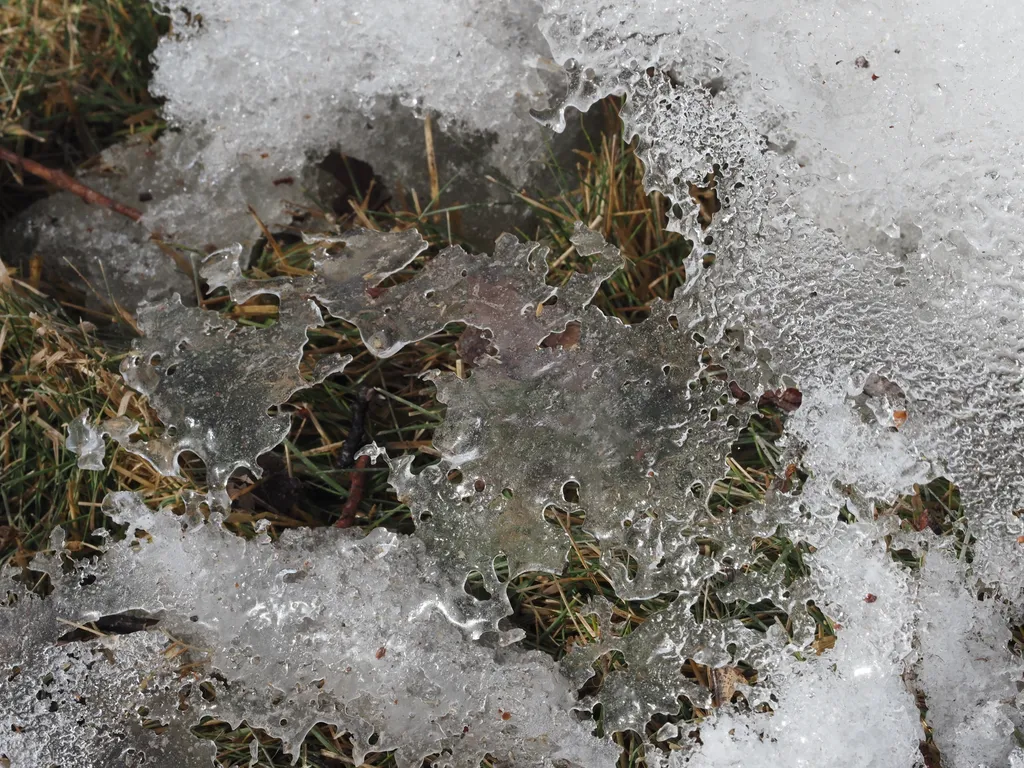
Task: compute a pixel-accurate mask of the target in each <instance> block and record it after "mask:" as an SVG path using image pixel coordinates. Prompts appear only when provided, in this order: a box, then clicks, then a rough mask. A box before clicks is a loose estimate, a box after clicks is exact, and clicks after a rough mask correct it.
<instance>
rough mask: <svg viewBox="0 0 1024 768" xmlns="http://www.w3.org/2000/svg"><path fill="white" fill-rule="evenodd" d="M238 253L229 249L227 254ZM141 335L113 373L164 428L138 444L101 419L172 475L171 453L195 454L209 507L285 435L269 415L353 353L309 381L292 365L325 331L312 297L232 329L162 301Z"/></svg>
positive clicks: (329, 359)
mask: <svg viewBox="0 0 1024 768" xmlns="http://www.w3.org/2000/svg"><path fill="white" fill-rule="evenodd" d="M240 250H241V248H238V249H235V251H234V252H235V253H236V254H237V252H239V251H240ZM138 323H139V330H141V331H142V333H143V336H142V338H140V339H137V340H136V341H135V342H134V343H133V344H132V352H131V354H130V355H128V356H127V357H126V358H125V359H124V360H123V361H122V363H121V375H122V376H123V377H124V380H125V382H126V383H127V384H128V385H129V386H131V387H132V388H133V389H135V390H136V391H138V392H140V393H141V394H143V395H146V396H147V398H148V399H149V402H150V404H151V405H152V406H153V408H154V409H155V410H156V412H157V415H158V416H159V417H160V420H161V421H162V422H163V424H164V430H163V433H162V434H160V435H155V436H152V437H150V438H148V439H146V440H135V439H132V436H133V434H134V432H135V429H136V427H135V425H132V426H131V427H130V428H128V429H126V428H125V427H126V425H125V424H124V423H123V422H117V423H112V422H111V421H108V422H104V425H103V427H104V428H105V429H106V431H107V432H108V433H109V434H111V435H112V436H113V437H114V438H115V439H116V440H117V441H118V442H119V443H120V444H121V445H122V446H123V447H124V448H126V449H127V450H129V451H131V452H132V453H136V454H138V455H139V456H142V457H143V458H145V459H146V460H147V461H149V462H150V463H151V464H152V465H153V466H154V467H155V468H156V470H157V471H159V472H160V473H161V474H164V475H169V476H179V472H178V456H179V455H180V454H181V453H182V452H183V451H191V452H193V453H195V454H196V455H197V456H199V458H201V459H202V460H203V462H204V463H205V464H206V469H207V485H208V487H209V490H210V495H209V498H210V500H211V502H213V503H215V504H217V505H219V506H221V507H224V508H227V507H229V506H230V501H229V500H228V496H227V492H226V490H225V486H226V485H227V481H228V478H229V477H230V476H231V473H232V472H234V471H235V470H236V469H239V468H245V469H247V470H249V471H250V472H252V473H254V474H255V475H256V476H257V477H259V475H260V473H261V470H260V467H259V465H258V464H257V459H258V458H259V456H260V455H261V454H264V453H266V452H267V451H269V450H270V449H272V448H274V447H275V446H277V445H278V444H279V443H280V442H281V441H282V440H283V439H284V437H285V435H286V434H287V433H288V428H289V426H290V425H291V416H290V415H289V414H288V413H284V412H277V413H270V412H269V411H270V409H272V408H277V407H278V406H280V405H281V404H282V403H284V402H286V401H287V400H288V398H289V397H291V395H292V394H293V393H295V392H296V391H298V390H300V389H305V388H306V387H310V386H313V385H315V384H319V383H320V382H322V381H323V380H324V379H325V378H327V377H328V376H330V375H331V374H334V373H338V372H340V371H342V370H344V368H345V366H346V365H347V364H348V363H349V362H350V361H351V359H352V358H351V356H347V357H342V356H341V355H338V354H332V355H327V356H325V357H323V358H321V359H320V360H318V361H317V363H316V365H315V366H314V367H313V370H312V371H311V374H310V378H308V379H307V378H305V377H304V376H303V374H302V372H301V371H300V369H299V365H300V363H301V361H302V357H303V348H304V347H305V345H306V342H307V335H306V333H307V331H308V330H309V329H310V328H317V327H319V326H321V325H323V317H322V316H321V314H320V309H319V308H318V307H317V306H316V304H315V303H314V302H313V301H311V300H310V299H304V298H298V297H289V298H288V299H287V300H284V301H282V302H281V306H280V310H279V314H278V319H277V322H275V323H274V324H273V325H271V326H270V327H269V328H257V327H251V326H249V327H246V326H240V325H239V324H238V323H236V322H235V321H234V320H231V319H229V318H225V317H223V316H222V315H220V314H219V313H217V312H214V311H212V310H209V309H202V308H199V307H186V306H184V305H182V303H181V299H180V297H179V296H178V295H177V294H175V295H174V296H173V297H171V299H170V300H168V301H163V302H160V303H157V304H147V305H144V306H143V307H142V308H141V309H140V311H139V320H138Z"/></svg>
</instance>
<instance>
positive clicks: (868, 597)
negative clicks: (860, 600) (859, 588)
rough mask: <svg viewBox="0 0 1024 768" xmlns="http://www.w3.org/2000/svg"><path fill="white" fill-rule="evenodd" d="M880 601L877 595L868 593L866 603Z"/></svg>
mask: <svg viewBox="0 0 1024 768" xmlns="http://www.w3.org/2000/svg"><path fill="white" fill-rule="evenodd" d="M877 599H878V597H877V595H872V594H871V593H870V592H868V596H867V597H865V598H864V602H865V603H873V602H875V601H876V600H877Z"/></svg>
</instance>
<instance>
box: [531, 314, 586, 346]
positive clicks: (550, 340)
mask: <svg viewBox="0 0 1024 768" xmlns="http://www.w3.org/2000/svg"><path fill="white" fill-rule="evenodd" d="M582 334H583V327H582V326H581V325H580V324H579V323H577V322H576V321H575V320H574V321H572V322H570V323H569V324H568V325H566V326H565V330H564V331H561V332H558V333H549V334H548V335H547V336H546V337H545V338H544V340H543V341H542V342H541V343H540V345H541V346H542V347H544V348H547V349H553V348H555V347H561V348H562V349H572V348H573V347H576V346H578V345H579V343H580V337H581V336H582Z"/></svg>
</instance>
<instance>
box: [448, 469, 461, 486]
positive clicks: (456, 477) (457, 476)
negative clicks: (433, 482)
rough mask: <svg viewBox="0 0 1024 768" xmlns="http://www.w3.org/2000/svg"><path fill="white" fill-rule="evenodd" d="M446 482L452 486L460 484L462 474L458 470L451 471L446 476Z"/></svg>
mask: <svg viewBox="0 0 1024 768" xmlns="http://www.w3.org/2000/svg"><path fill="white" fill-rule="evenodd" d="M447 477H448V482H449V483H451V484H452V485H458V484H459V483H461V482H462V472H461V471H460V470H458V469H453V470H451V471H450V472H449V473H448V475H447Z"/></svg>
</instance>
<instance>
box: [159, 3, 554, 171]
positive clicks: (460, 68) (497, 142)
mask: <svg viewBox="0 0 1024 768" xmlns="http://www.w3.org/2000/svg"><path fill="white" fill-rule="evenodd" d="M155 5H156V6H157V7H158V8H162V9H166V10H167V11H168V12H169V13H170V15H171V18H172V21H173V24H174V32H173V33H172V34H171V35H169V36H167V37H165V38H164V39H163V40H161V42H160V45H159V46H158V48H157V51H156V53H155V55H154V59H155V63H156V66H157V69H156V74H155V77H154V80H153V83H152V89H153V92H154V93H155V94H157V95H160V96H163V97H165V98H166V99H167V103H166V104H165V107H164V111H165V113H166V114H167V116H168V118H169V119H170V120H171V121H172V122H174V123H176V124H178V125H187V126H199V125H202V126H205V128H206V129H207V130H208V131H209V132H210V134H211V135H212V136H213V137H215V139H216V141H217V146H216V147H214V148H212V150H211V152H210V153H208V155H207V159H208V160H209V161H210V162H211V163H212V164H213V165H215V166H217V167H219V168H225V169H228V168H233V167H235V166H237V165H238V163H239V160H240V158H241V157H243V156H245V155H247V154H248V153H252V152H255V153H267V154H269V155H270V158H271V161H272V162H274V163H277V164H278V165H279V166H280V167H282V168H287V167H295V166H301V165H302V164H303V163H304V162H305V159H306V158H305V155H306V153H307V152H312V153H321V154H322V153H324V152H326V150H327V149H329V148H331V147H334V146H337V145H338V144H339V141H340V143H341V148H342V151H344V152H346V153H348V154H352V155H355V156H357V157H362V158H363V159H365V160H367V161H368V162H371V163H372V164H373V165H374V166H375V167H377V166H378V165H379V164H378V159H380V160H381V161H382V163H381V165H383V166H385V167H377V170H378V172H381V171H388V170H397V169H395V168H390V169H389V168H386V166H387V165H389V162H388V160H387V158H388V155H390V156H391V158H392V160H391V163H394V162H395V160H394V158H395V157H396V156H401V158H402V159H401V161H400V162H404V163H410V162H412V161H413V160H414V159H416V162H417V164H419V165H423V162H422V154H420V153H419V152H418V149H419V147H420V146H421V144H420V141H416V144H415V145H416V147H417V151H416V152H408V153H406V152H404V151H402V149H401V148H400V147H399V148H397V151H396V141H395V139H396V135H395V133H394V132H393V131H392V132H388V129H389V123H390V127H391V128H393V127H395V122H396V119H397V120H398V121H400V117H399V118H396V116H397V115H401V113H402V112H403V111H412V112H415V113H417V114H423V113H427V112H435V113H437V114H438V116H439V117H440V118H441V121H442V127H447V126H448V125H450V126H451V128H452V129H453V132H455V133H458V134H463V135H464V136H466V137H471V136H474V135H476V136H483V137H485V139H486V142H485V144H484V147H483V152H484V153H485V154H487V155H489V156H490V157H491V158H492V161H491V164H492V165H498V166H500V167H502V168H503V169H504V170H505V172H506V173H507V174H509V175H512V176H516V175H520V174H521V172H522V170H523V162H522V161H523V157H524V152H525V153H526V154H527V155H529V154H531V153H532V154H540V155H541V156H543V140H544V134H543V133H542V132H541V131H540V130H539V128H538V127H537V126H536V125H534V124H532V121H531V120H530V119H529V115H528V112H527V110H528V108H529V107H532V106H537V105H538V103H539V104H544V103H545V102H546V99H547V96H548V93H549V88H550V85H549V82H546V80H548V81H557V76H556V77H552V76H551V75H549V76H548V77H547V78H545V76H544V74H545V70H547V71H548V72H550V73H552V74H554V73H555V72H557V69H558V68H557V67H556V66H554V65H553V64H552V63H551V62H550V61H549V60H547V59H546V54H547V46H546V44H545V42H544V38H543V37H542V36H541V34H540V30H539V29H538V27H537V20H538V17H539V14H540V6H539V5H538V4H537V3H536V2H533V0H527V1H526V2H523V3H515V4H511V5H508V4H504V3H499V4H494V3H489V2H486V0H457V1H456V2H450V3H414V4H409V3H403V2H400V1H399V0H388V2H363V1H360V2H356V3H344V4H340V5H339V4H336V3H321V2H316V0H302V1H301V2H299V3H298V4H294V3H293V4H290V5H287V6H285V5H275V4H265V5H261V6H259V7H258V8H253V7H247V6H241V5H239V4H238V3H236V2H232V0H199V1H198V2H187V3H186V2H178V0H173V1H172V2H166V3H163V2H161V3H159V4H157V3H155ZM398 20H400V23H396V22H397V21H398ZM538 65H540V68H538ZM396 102H397V103H396ZM368 124H369V125H370V126H371V127H372V130H373V131H381V130H383V131H385V132H386V138H387V141H386V142H385V143H384V145H381V146H378V147H376V149H377V151H375V152H372V153H371V154H370V155H364V154H360V152H359V149H361V148H365V149H372V148H373V147H374V144H375V142H374V140H373V137H372V136H368V135H367V134H368V133H369V131H368V130H367V125H368ZM420 135H422V133H421V130H420ZM414 141H415V139H414ZM352 143H354V144H355V146H351V144H352ZM488 145H490V146H488ZM417 156H418V157H417ZM391 175H392V178H395V175H394V174H391ZM522 180H523V179H522V178H519V179H517V180H516V182H515V183H521V182H522ZM407 183H408V182H407Z"/></svg>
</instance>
